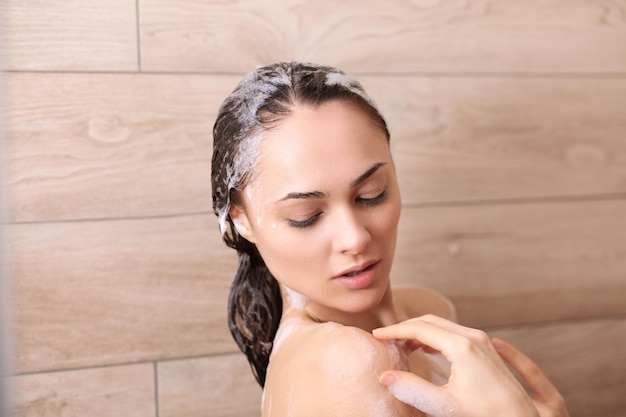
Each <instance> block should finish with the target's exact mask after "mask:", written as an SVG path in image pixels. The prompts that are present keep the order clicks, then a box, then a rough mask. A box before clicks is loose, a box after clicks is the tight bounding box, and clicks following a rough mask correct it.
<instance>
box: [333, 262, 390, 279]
mask: <svg viewBox="0 0 626 417" xmlns="http://www.w3.org/2000/svg"><path fill="white" fill-rule="evenodd" d="M378 262H380V260H372V261H368V262H364V263H362V264H361V265H357V266H354V267H352V268H349V269H347V270H345V271H343V272H342V273H340V274H339V275H337V276H336V277H335V278H352V277H355V276H357V275H360V274H362V273H364V272H366V271H369V270H371V269H373V268H374V267H375V266H376V265H377V264H378Z"/></svg>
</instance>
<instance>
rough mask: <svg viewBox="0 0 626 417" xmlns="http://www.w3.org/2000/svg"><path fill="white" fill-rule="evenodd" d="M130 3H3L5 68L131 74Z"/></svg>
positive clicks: (134, 59) (134, 49)
mask: <svg viewBox="0 0 626 417" xmlns="http://www.w3.org/2000/svg"><path fill="white" fill-rule="evenodd" d="M135 11H136V6H135V0H67V1H56V2H51V1H41V0H3V1H2V4H1V5H0V17H2V16H1V15H2V13H4V22H5V23H6V27H5V30H4V36H5V39H4V42H2V46H3V49H4V51H3V52H4V55H5V56H6V59H5V62H4V64H5V66H6V68H8V69H10V70H15V71H23V70H28V71H32V70H36V71H40V70H45V71H136V70H137V69H138V44H137V14H136V12H135Z"/></svg>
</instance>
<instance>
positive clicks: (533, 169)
mask: <svg viewBox="0 0 626 417" xmlns="http://www.w3.org/2000/svg"><path fill="white" fill-rule="evenodd" d="M362 81H363V84H364V86H365V88H366V89H367V90H368V91H370V94H371V95H372V96H373V97H374V98H375V99H376V100H377V102H378V104H379V106H380V108H381V111H382V112H383V114H384V115H386V117H387V119H388V124H389V128H390V130H391V135H392V138H391V147H392V151H393V155H394V159H395V163H396V165H397V170H398V176H399V181H400V185H401V190H402V193H403V195H402V197H403V202H404V203H405V204H421V203H432V202H450V201H476V200H490V199H508V198H511V199H516V198H541V197H546V196H579V195H586V194H588V195H591V194H626V141H624V137H626V112H624V111H623V109H624V108H626V80H625V79H613V80H610V79H574V78H561V79H550V78H543V79H523V78H475V79H468V78H437V77H432V78H418V77H393V78H384V77H362Z"/></svg>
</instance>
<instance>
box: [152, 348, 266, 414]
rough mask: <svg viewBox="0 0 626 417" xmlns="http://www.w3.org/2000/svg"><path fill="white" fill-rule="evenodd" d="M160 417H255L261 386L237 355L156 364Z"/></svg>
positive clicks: (257, 412) (246, 364)
mask: <svg viewBox="0 0 626 417" xmlns="http://www.w3.org/2000/svg"><path fill="white" fill-rule="evenodd" d="M157 375H158V378H159V399H158V400H159V416H160V417H182V416H184V417H207V416H210V417H257V416H259V415H260V413H261V387H260V386H259V384H258V383H257V382H256V380H255V379H254V377H253V376H252V371H251V370H250V365H249V364H248V361H247V360H246V358H245V356H244V355H243V354H242V353H240V352H238V353H235V354H230V355H217V356H211V357H205V358H197V359H182V360H176V361H167V362H159V363H158V366H157Z"/></svg>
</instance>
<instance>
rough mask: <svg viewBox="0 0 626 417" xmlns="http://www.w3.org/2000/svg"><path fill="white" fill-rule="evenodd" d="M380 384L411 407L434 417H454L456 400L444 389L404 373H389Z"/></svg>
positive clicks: (382, 378)
mask: <svg viewBox="0 0 626 417" xmlns="http://www.w3.org/2000/svg"><path fill="white" fill-rule="evenodd" d="M380 383H381V384H383V385H384V386H386V387H387V389H389V392H390V393H391V395H393V396H394V397H396V398H397V399H398V400H400V401H402V402H403V403H405V404H408V405H410V406H411V407H414V408H417V409H418V410H420V411H423V412H424V413H426V414H429V415H431V416H433V417H449V416H452V415H454V409H455V402H454V398H453V397H452V396H451V395H449V394H448V393H447V392H446V391H445V389H444V388H441V387H438V386H437V385H434V384H432V383H430V382H428V381H426V380H425V379H423V378H421V377H419V376H417V375H415V374H413V373H411V372H404V371H387V372H384V373H383V374H382V375H381V377H380Z"/></svg>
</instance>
